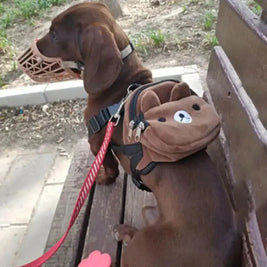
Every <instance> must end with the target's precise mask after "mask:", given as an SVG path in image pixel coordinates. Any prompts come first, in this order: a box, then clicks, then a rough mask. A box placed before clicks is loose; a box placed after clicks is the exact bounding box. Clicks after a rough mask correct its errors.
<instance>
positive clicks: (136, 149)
mask: <svg viewBox="0 0 267 267" xmlns="http://www.w3.org/2000/svg"><path fill="white" fill-rule="evenodd" d="M139 86H140V85H139V84H132V85H131V86H130V87H129V89H130V90H135V89H136V88H138V87H139ZM122 102H123V100H121V101H120V102H119V103H116V104H113V105H111V106H108V107H106V108H104V109H102V110H101V111H100V112H99V113H98V114H97V115H95V116H93V117H91V118H90V119H89V122H88V136H89V137H91V136H92V135H94V134H96V133H98V132H100V131H101V130H102V129H103V128H104V127H105V126H106V125H107V123H108V121H109V120H110V119H111V118H112V117H113V115H114V114H115V113H116V112H117V110H118V109H119V107H120V106H121V105H122ZM120 115H121V116H122V117H123V115H124V110H123V109H122V110H121V114H120ZM111 149H112V150H113V151H114V152H115V153H122V154H124V155H125V156H127V157H129V158H130V167H131V172H132V181H133V183H134V184H135V185H136V186H137V187H138V188H139V189H141V190H145V191H148V192H151V190H150V189H149V188H148V187H147V186H146V185H145V184H144V183H143V181H142V179H141V177H140V175H146V174H148V173H149V172H151V171H152V170H153V168H154V167H155V166H156V164H157V163H156V162H150V163H149V164H148V165H147V166H146V167H145V168H144V169H142V170H137V169H136V166H137V165H138V163H139V162H140V160H141V159H142V157H143V149H142V145H141V143H136V144H129V145H116V144H114V143H111Z"/></svg>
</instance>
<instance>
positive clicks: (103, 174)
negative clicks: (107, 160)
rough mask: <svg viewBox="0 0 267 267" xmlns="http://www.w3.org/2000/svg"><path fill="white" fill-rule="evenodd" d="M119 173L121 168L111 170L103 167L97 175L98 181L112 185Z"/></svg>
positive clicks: (98, 182)
mask: <svg viewBox="0 0 267 267" xmlns="http://www.w3.org/2000/svg"><path fill="white" fill-rule="evenodd" d="M118 175H119V170H115V171H114V170H111V169H109V168H107V169H104V168H103V167H101V169H100V171H99V173H98V175H97V177H96V183H97V184H100V185H110V184H113V183H114V182H115V180H116V178H117V176H118Z"/></svg>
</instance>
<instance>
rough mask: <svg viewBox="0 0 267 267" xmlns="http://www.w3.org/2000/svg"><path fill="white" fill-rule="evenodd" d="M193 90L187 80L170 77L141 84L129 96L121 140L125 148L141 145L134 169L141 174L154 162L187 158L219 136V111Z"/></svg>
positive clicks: (125, 107) (125, 106) (125, 108)
mask: <svg viewBox="0 0 267 267" xmlns="http://www.w3.org/2000/svg"><path fill="white" fill-rule="evenodd" d="M192 92H193V91H192V90H191V89H190V88H189V86H188V85H187V84H186V83H184V82H177V81H173V80H170V81H161V82H157V83H152V84H147V85H143V86H140V87H138V88H137V89H136V90H134V92H133V93H132V94H131V95H130V96H129V97H128V99H127V101H126V103H125V105H124V121H123V143H124V145H128V148H130V146H131V145H134V144H139V145H140V144H141V146H139V147H141V149H142V153H141V156H140V157H139V160H138V162H136V163H135V165H136V167H135V168H136V170H137V171H141V172H140V173H142V170H143V169H144V168H146V167H147V166H148V165H149V164H150V163H153V162H154V163H155V162H174V161H177V160H180V159H182V158H184V157H187V156H189V155H191V154H193V153H195V152H197V151H199V150H201V149H203V148H205V147H206V146H207V145H208V144H210V143H211V142H212V141H213V140H214V139H215V138H216V137H217V136H218V134H219V131H220V120H219V117H218V114H217V113H216V111H215V109H214V108H213V106H212V105H210V104H208V103H207V102H206V101H204V100H203V99H202V98H201V97H199V96H197V95H193V94H192ZM129 145H130V146H129ZM126 147H127V146H126ZM139 154H140V153H139Z"/></svg>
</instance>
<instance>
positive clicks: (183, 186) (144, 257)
mask: <svg viewBox="0 0 267 267" xmlns="http://www.w3.org/2000/svg"><path fill="white" fill-rule="evenodd" d="M142 179H143V181H144V182H145V183H146V185H148V186H149V187H150V188H151V189H152V191H153V193H154V194H155V197H156V199H157V202H158V207H159V212H160V217H159V219H158V221H157V222H156V223H155V224H154V225H152V226H149V227H146V228H144V229H142V230H141V231H139V232H137V233H136V234H135V236H134V237H133V239H132V241H131V242H130V243H129V245H128V247H127V248H126V250H125V252H124V255H123V265H122V266H139V267H142V266H146V267H150V266H151V267H152V266H153V267H157V266H158V267H165V266H173V267H177V266H181V267H184V266H190V267H194V266H203V267H207V266H240V262H239V259H241V238H240V236H239V235H238V234H237V230H236V226H235V221H234V216H233V212H232V209H231V206H230V203H229V200H228V197H227V194H226V192H225V190H224V187H223V184H222V181H221V179H220V177H219V176H218V174H217V172H216V170H215V168H214V165H213V163H212V162H211V160H210V158H209V157H208V155H207V153H206V152H204V151H201V152H198V153H196V154H194V155H192V156H190V157H188V158H185V159H183V160H181V161H179V162H176V163H167V164H160V165H159V166H158V167H157V168H156V169H155V170H154V171H152V172H151V173H150V174H149V175H147V176H144V177H142Z"/></svg>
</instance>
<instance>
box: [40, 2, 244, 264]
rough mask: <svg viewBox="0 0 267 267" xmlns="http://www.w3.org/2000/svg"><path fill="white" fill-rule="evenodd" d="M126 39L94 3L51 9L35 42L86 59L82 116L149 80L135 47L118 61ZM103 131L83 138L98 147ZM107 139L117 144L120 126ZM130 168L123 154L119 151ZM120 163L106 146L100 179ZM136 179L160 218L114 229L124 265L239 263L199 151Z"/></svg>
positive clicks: (224, 208) (221, 201) (234, 238)
mask: <svg viewBox="0 0 267 267" xmlns="http://www.w3.org/2000/svg"><path fill="white" fill-rule="evenodd" d="M128 44H129V40H128V38H127V36H126V35H125V34H124V33H123V31H122V29H121V28H120V27H119V26H118V24H117V23H116V22H115V20H114V19H113V18H112V16H111V15H110V13H109V12H108V10H107V8H106V7H105V6H104V5H102V4H98V3H84V4H78V5H76V6H73V7H71V8H70V9H68V10H67V11H65V12H63V13H61V14H60V15H59V16H57V17H56V18H55V19H54V20H53V22H52V25H51V28H50V31H49V33H48V34H47V35H46V36H44V37H43V38H42V39H41V40H40V41H38V43H37V46H38V48H39V50H40V51H41V52H42V54H44V55H45V56H48V57H60V58H62V59H63V60H66V61H67V60H68V61H69V60H73V61H79V62H80V63H82V64H83V65H84V86H85V89H86V91H87V93H88V104H87V108H86V110H85V121H86V122H88V120H89V118H90V117H92V116H94V115H96V114H98V113H99V112H100V110H101V109H102V108H104V107H107V106H109V105H111V104H114V103H117V102H119V101H120V100H121V99H122V97H124V96H125V94H126V89H127V87H128V86H129V85H130V84H131V83H140V84H145V83H149V82H151V81H152V77H151V72H150V71H149V70H147V69H145V68H144V67H143V65H142V64H141V62H140V61H139V60H138V58H137V56H136V54H135V53H132V54H130V55H129V56H128V57H127V58H126V59H124V60H122V59H121V55H120V51H122V50H123V49H124V48H125V47H126V46H127V45H128ZM103 135H104V131H103V130H102V131H101V132H100V133H98V134H96V135H93V136H92V137H90V138H89V143H90V145H91V150H92V152H93V153H94V154H96V153H97V152H98V150H99V148H100V145H101V143H102V140H103ZM112 139H113V142H114V143H117V144H122V126H121V124H119V125H118V127H117V128H116V131H115V133H114V136H113V138H112ZM118 158H119V160H120V162H121V164H122V166H123V167H124V169H125V170H126V171H127V172H128V173H130V169H129V159H128V158H127V157H125V156H122V155H120V154H119V155H118ZM118 173H119V172H118V163H117V161H116V159H115V158H114V157H113V155H112V152H111V151H109V152H108V153H107V156H106V159H105V161H104V171H103V172H102V173H101V175H100V176H99V177H98V182H100V183H105V184H109V183H112V182H113V181H114V180H115V177H116V176H117V175H118ZM142 180H143V182H144V184H145V185H146V186H148V187H149V188H150V189H151V190H152V191H153V193H154V195H155V197H156V199H157V203H158V209H159V218H158V219H157V221H156V223H154V224H153V225H152V226H148V227H146V228H144V229H142V230H140V231H138V230H137V229H135V228H133V227H130V226H125V225H119V226H116V231H117V236H118V237H119V239H120V240H124V241H126V242H127V243H128V246H127V247H126V249H125V251H124V254H123V257H122V266H128V267H135V266H136V267H142V266H144V267H157V266H158V267H166V266H168V267H178V266H189V267H192V266H203V267H210V266H211V267H213V266H216V267H217V266H239V265H240V262H239V259H240V258H241V255H240V251H241V249H240V247H241V240H240V237H239V236H238V235H237V233H236V229H235V223H234V217H233V214H232V210H231V207H230V204H229V201H228V199H227V196H226V193H225V191H224V188H223V185H222V182H221V180H220V178H219V176H218V174H217V173H216V171H215V168H214V166H213V164H212V162H211V160H210V158H209V157H208V155H207V153H206V152H205V151H200V152H198V153H196V154H194V155H192V156H190V157H187V158H185V159H183V160H180V161H179V162H175V163H161V164H158V165H157V167H156V168H154V169H153V171H152V172H150V173H149V174H148V175H146V176H142Z"/></svg>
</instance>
